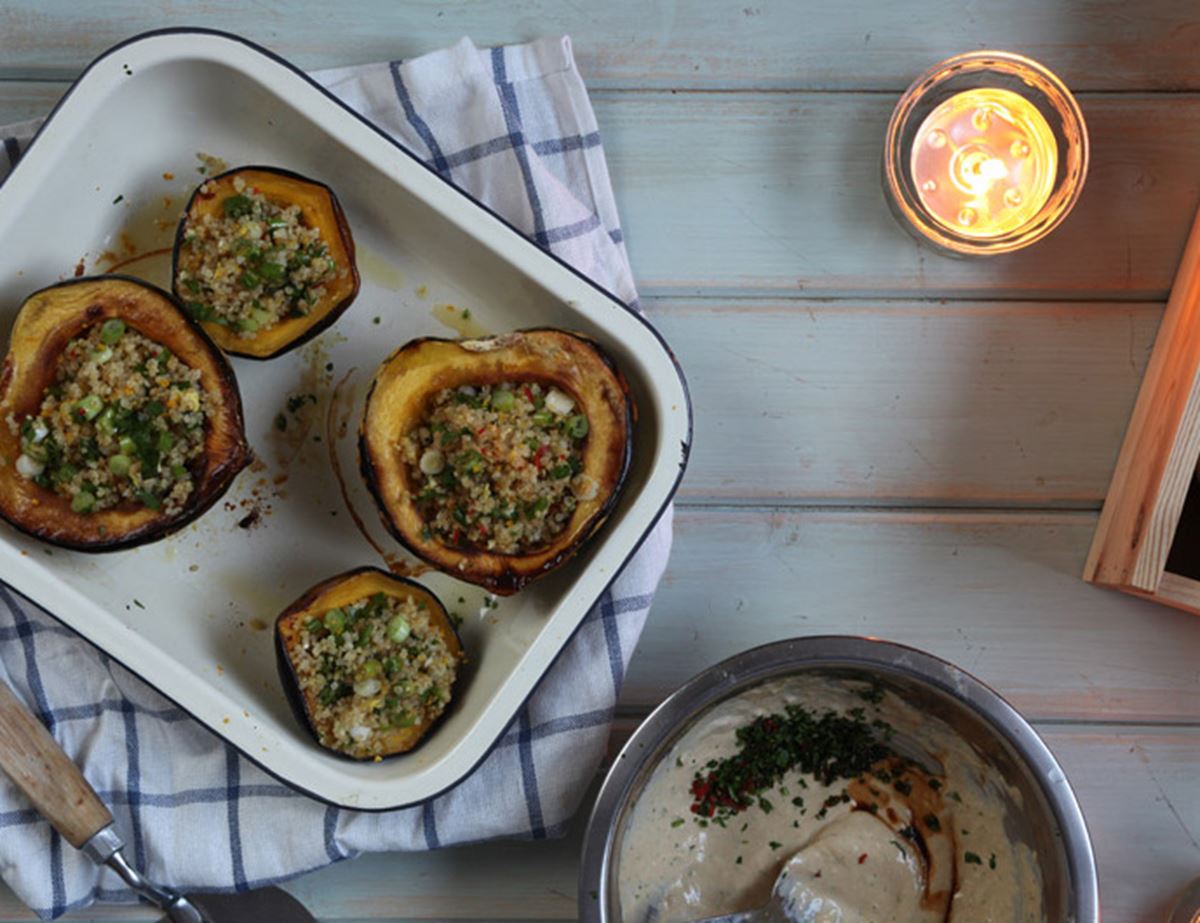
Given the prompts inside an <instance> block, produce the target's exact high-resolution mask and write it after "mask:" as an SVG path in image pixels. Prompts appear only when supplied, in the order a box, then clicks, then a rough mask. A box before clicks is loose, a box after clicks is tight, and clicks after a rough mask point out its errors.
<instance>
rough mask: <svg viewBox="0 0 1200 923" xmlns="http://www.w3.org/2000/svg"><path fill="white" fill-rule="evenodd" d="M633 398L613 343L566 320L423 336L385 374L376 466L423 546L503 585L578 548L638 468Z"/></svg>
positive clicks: (389, 521) (512, 587)
mask: <svg viewBox="0 0 1200 923" xmlns="http://www.w3.org/2000/svg"><path fill="white" fill-rule="evenodd" d="M632 431H633V404H632V401H631V399H630V397H629V394H628V388H627V386H626V384H625V381H624V379H623V378H622V377H621V375H620V373H619V372H617V370H616V368H615V366H614V364H613V363H612V360H611V359H609V358H608V356H607V355H606V354H605V353H604V352H603V351H602V350H601V349H600V347H599V346H598V345H597V344H595V343H593V342H592V341H591V340H588V339H587V338H585V337H582V336H580V335H578V334H573V333H568V332H566V331H562V330H551V329H539V330H524V331H518V332H516V333H512V334H508V335H506V336H501V337H492V338H487V339H477V340H441V339H432V338H429V339H420V340H414V341H412V342H410V343H408V344H406V345H405V346H403V347H401V348H400V349H399V350H397V351H396V352H395V353H393V354H392V355H391V356H390V357H388V359H387V360H385V361H384V363H383V365H382V366H380V369H379V371H378V372H377V373H376V375H375V380H374V382H373V383H372V386H371V391H370V393H369V394H368V396H367V404H366V410H365V412H364V416H363V423H362V427H361V429H360V441H359V447H360V457H361V460H362V467H363V475H364V477H365V478H366V481H367V484H368V486H369V487H370V488H371V491H372V493H373V495H374V497H375V499H376V502H377V503H378V505H379V508H380V512H381V513H382V515H383V519H384V522H385V524H386V525H387V526H388V528H389V529H390V530H391V531H392V533H393V534H394V535H396V537H397V538H399V539H400V541H401V542H403V543H404V544H405V545H406V546H407V547H408V548H409V549H410V550H411V551H413V552H414V553H415V554H417V555H418V556H419V557H421V558H424V559H425V560H426V561H428V562H429V563H431V564H433V565H434V566H436V567H438V568H440V569H441V570H443V571H446V572H447V573H449V574H452V575H454V576H456V577H458V578H460V579H462V580H468V581H471V582H473V583H477V584H480V585H482V586H485V587H487V588H488V589H490V590H492V591H493V592H495V593H498V594H502V595H505V594H509V593H513V592H515V591H516V590H518V589H520V588H521V587H522V586H524V585H526V584H527V583H529V582H530V581H531V580H534V579H536V578H538V577H540V576H542V575H544V574H546V573H548V572H549V571H551V570H553V569H554V568H555V567H557V566H559V565H560V564H562V563H563V562H565V561H566V560H568V559H569V558H570V557H572V556H573V555H574V554H575V553H576V552H577V551H578V550H579V549H580V547H582V545H583V544H584V543H585V542H586V541H587V539H588V538H590V536H591V535H593V534H594V533H595V531H596V530H597V529H598V528H599V527H600V525H601V524H602V523H603V522H604V520H605V518H607V516H608V514H609V513H610V512H611V510H612V507H613V505H614V504H615V503H616V500H617V497H618V496H619V494H620V490H621V487H622V486H623V484H624V482H625V477H626V474H627V472H628V469H629V461H630V453H631V448H632Z"/></svg>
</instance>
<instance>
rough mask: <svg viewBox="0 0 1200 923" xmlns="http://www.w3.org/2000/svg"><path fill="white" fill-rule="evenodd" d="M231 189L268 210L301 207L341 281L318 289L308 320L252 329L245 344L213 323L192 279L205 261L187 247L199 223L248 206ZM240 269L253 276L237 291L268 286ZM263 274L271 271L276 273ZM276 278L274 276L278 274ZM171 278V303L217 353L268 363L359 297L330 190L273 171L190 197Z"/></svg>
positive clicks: (294, 315) (350, 241) (249, 170)
mask: <svg viewBox="0 0 1200 923" xmlns="http://www.w3.org/2000/svg"><path fill="white" fill-rule="evenodd" d="M235 183H244V184H245V186H244V188H246V189H253V190H255V191H257V192H259V193H261V194H262V196H263V197H264V198H266V199H267V200H268V201H270V202H274V203H276V204H279V205H284V206H289V205H296V206H299V208H300V213H301V220H302V222H303V224H304V226H305V227H307V228H316V229H317V230H319V231H320V235H321V242H322V244H323V245H324V247H325V248H326V252H327V254H328V258H330V259H332V260H333V261H334V263H335V264H336V266H337V267H338V273H337V274H336V275H334V276H333V278H331V279H329V280H327V281H325V282H323V283H321V284H322V285H323V287H324V290H325V293H324V295H323V296H322V297H321V298H320V299H319V300H318V301H317V303H315V304H313V305H311V306H309V307H307V308H306V309H305V313H303V314H301V313H299V311H298V310H296V311H293V312H291V313H290V314H288V315H286V316H284V317H283V318H282V319H281V320H279V321H278V322H277V323H273V324H270V325H268V326H263V327H262V328H261V329H257V330H256V332H255V333H254V334H253V336H250V337H245V336H241V335H240V334H239V333H238V332H237V331H236V330H234V329H232V328H231V327H230V326H228V324H225V323H218V322H217V321H216V320H215V319H214V314H213V312H212V311H211V309H209V308H208V306H207V305H206V304H205V301H204V299H205V298H207V297H208V296H207V294H206V293H205V292H204V291H203V290H202V289H201V288H200V286H199V283H198V281H197V280H196V278H195V275H196V271H197V269H198V268H199V266H200V265H201V263H202V262H203V260H202V258H201V257H200V255H199V254H198V253H196V252H195V250H194V248H193V247H192V246H191V244H190V242H189V236H190V235H191V234H192V233H193V231H194V229H195V227H196V226H197V225H198V222H199V221H200V219H202V218H204V217H206V216H211V217H213V218H215V219H220V218H223V217H226V216H228V215H230V214H232V213H233V212H232V210H231V209H230V208H229V205H228V203H229V202H239V201H240V202H244V201H245V197H244V196H242V195H240V194H239V192H238V189H237V187H236V186H235ZM261 253H262V250H261V248H259V249H255V250H250V251H249V257H250V258H251V259H257V258H260V257H261ZM243 259H246V257H243ZM262 265H267V264H265V263H264V264H262ZM277 265H278V264H276V266H277ZM244 268H245V269H247V270H251V271H247V272H244V273H243V275H242V276H240V277H239V281H238V283H237V284H239V285H240V284H241V281H240V280H242V279H246V278H248V277H251V278H253V279H255V283H256V284H259V285H265V284H267V283H266V282H265V281H263V280H264V279H265V275H264V273H263V272H262V271H261V270H262V266H258V267H257V269H255V267H254V266H252V264H251V263H246V264H245V267H244ZM267 268H271V269H275V267H274V266H268V267H267ZM342 270H344V271H342ZM275 272H276V273H277V274H278V269H275ZM181 273H188V274H190V278H186V279H181ZM171 276H172V280H173V282H172V287H173V288H174V291H175V295H176V297H178V298H179V300H180V301H181V302H182V303H183V304H184V306H185V307H186V308H188V310H189V312H191V313H192V315H193V316H194V317H196V318H197V319H198V320H200V321H201V323H203V325H204V329H205V330H206V331H207V332H208V334H209V336H211V337H212V338H213V339H214V340H215V341H216V343H217V345H218V346H220V347H221V349H223V350H225V352H227V353H232V354H233V355H236V356H245V357H247V358H250V359H271V358H273V357H275V356H278V355H280V354H282V353H285V352H287V351H288V350H290V349H295V348H296V347H297V346H299V345H300V344H302V343H304V342H306V341H307V340H309V339H311V338H312V337H314V336H316V335H317V334H318V333H320V332H321V331H322V330H324V329H325V328H326V327H328V326H329V325H330V324H332V323H333V322H334V321H336V320H337V319H338V317H339V316H340V315H341V314H342V312H343V311H345V310H346V309H347V308H348V307H350V304H351V302H353V301H354V299H355V297H356V296H357V295H358V289H359V275H358V268H357V266H356V265H355V262H354V238H353V237H352V236H351V234H350V225H349V224H348V223H347V221H346V215H345V213H344V212H343V211H342V206H341V204H340V203H339V202H338V199H337V196H336V195H334V192H333V190H332V189H330V188H329V187H328V186H326V185H325V184H324V183H319V182H317V181H316V180H312V179H308V178H307V177H304V176H300V175H299V174H297V173H292V172H290V171H288V170H281V169H278V168H276V167H259V166H251V167H238V168H237V169H234V170H229V171H228V172H226V173H222V174H220V175H218V176H214V177H212V178H211V179H209V180H206V181H205V182H204V183H201V184H200V186H199V187H198V188H197V189H196V191H195V192H194V193H192V197H191V199H190V200H189V201H188V204H187V208H186V209H185V210H184V213H183V219H182V220H181V221H180V222H179V229H178V231H177V233H176V236H175V248H174V253H173V257H172V270H171ZM284 281H285V280H282V279H281V280H278V281H277V282H276V283H273V284H284Z"/></svg>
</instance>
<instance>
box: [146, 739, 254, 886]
mask: <svg viewBox="0 0 1200 923" xmlns="http://www.w3.org/2000/svg"><path fill="white" fill-rule="evenodd" d="M241 762H242V761H241V757H239V756H238V755H237V751H236V750H234V749H233V747H226V748H225V778H226V782H225V789H226V790H225V798H226V801H227V802H228V809H227V813H228V817H229V864H230V866H231V867H232V869H233V886H234V889H235V890H237V891H247V890H249V886H248V885H247V882H246V866H245V864H244V863H243V861H242V820H241V815H240V814H239V811H240V810H241V792H240V791H239V788H240V782H241V773H242V767H241ZM142 867H143V868H145V866H142Z"/></svg>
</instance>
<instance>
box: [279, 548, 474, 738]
mask: <svg viewBox="0 0 1200 923" xmlns="http://www.w3.org/2000/svg"><path fill="white" fill-rule="evenodd" d="M275 651H276V654H277V655H278V662H279V673H280V677H281V679H282V681H283V686H284V690H285V692H286V693H287V697H288V701H289V702H290V703H291V705H292V710H293V711H294V712H295V714H296V717H297V719H298V720H299V721H300V722H301V724H303V725H304V727H305V728H306V729H307V730H308V732H309V733H310V734H311V735H312V737H313V739H314V740H315V741H316V742H317V743H318V744H319V745H320V746H321V747H324V748H325V749H326V750H330V751H332V752H334V753H336V754H338V755H340V756H345V757H349V758H350V759H355V760H375V759H383V758H384V757H388V756H395V755H396V754H399V753H405V752H407V751H409V750H411V749H413V747H415V746H417V744H418V743H420V742H421V741H422V740H423V739H424V738H425V736H426V735H427V734H428V733H429V731H430V729H431V728H432V727H433V726H434V725H435V724H436V723H437V722H438V720H439V719H440V718H441V717H442V715H443V714H444V713H445V711H446V708H447V707H448V706H449V704H450V701H451V699H452V697H453V694H454V684H455V680H456V679H457V677H458V669H459V666H460V665H461V663H462V660H463V650H462V644H461V643H460V641H459V638H458V634H457V633H456V632H455V630H454V626H453V624H452V623H451V621H450V617H449V616H448V615H447V614H446V610H445V608H444V607H443V606H442V604H441V602H440V601H439V600H438V598H437V597H436V596H434V595H433V593H431V592H430V591H429V590H427V589H425V588H424V587H423V586H421V585H420V584H419V583H415V582H414V581H412V580H407V579H404V578H402V577H397V576H395V575H393V574H389V573H387V572H386V571H382V570H379V569H377V568H374V567H361V568H358V569H357V570H352V571H348V572H347V573H344V574H340V575H339V576H337V577H331V578H330V579H328V580H326V581H324V582H323V583H319V584H317V585H316V586H315V587H313V588H312V589H310V590H308V592H306V593H304V595H302V596H301V597H300V598H299V599H298V600H296V601H295V602H294V603H292V605H290V606H288V608H287V609H285V610H284V611H283V613H282V614H281V615H280V616H279V618H278V620H277V621H276V623H275Z"/></svg>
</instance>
